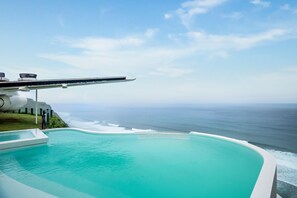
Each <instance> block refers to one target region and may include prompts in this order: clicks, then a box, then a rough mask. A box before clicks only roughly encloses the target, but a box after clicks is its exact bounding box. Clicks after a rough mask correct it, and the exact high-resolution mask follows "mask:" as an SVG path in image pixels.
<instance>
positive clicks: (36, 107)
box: [35, 89, 38, 125]
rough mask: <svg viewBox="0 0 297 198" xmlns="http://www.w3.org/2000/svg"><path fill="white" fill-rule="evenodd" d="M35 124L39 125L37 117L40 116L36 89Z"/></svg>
mask: <svg viewBox="0 0 297 198" xmlns="http://www.w3.org/2000/svg"><path fill="white" fill-rule="evenodd" d="M35 101H36V103H35V124H36V125H37V124H38V123H37V115H38V112H37V109H38V91H37V89H36V93H35Z"/></svg>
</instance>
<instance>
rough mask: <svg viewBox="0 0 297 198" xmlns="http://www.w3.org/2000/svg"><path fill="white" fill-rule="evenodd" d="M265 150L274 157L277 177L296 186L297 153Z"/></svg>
mask: <svg viewBox="0 0 297 198" xmlns="http://www.w3.org/2000/svg"><path fill="white" fill-rule="evenodd" d="M265 150H266V151H268V152H269V153H271V154H272V155H273V156H274V157H275V159H276V163H277V179H278V180H281V181H284V182H287V183H290V184H292V185H294V186H297V154H296V153H291V152H285V151H278V150H273V149H265Z"/></svg>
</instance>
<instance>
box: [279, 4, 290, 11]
mask: <svg viewBox="0 0 297 198" xmlns="http://www.w3.org/2000/svg"><path fill="white" fill-rule="evenodd" d="M280 9H282V10H290V9H291V7H290V5H289V4H287V3H286V4H284V5H282V6H281V7H280Z"/></svg>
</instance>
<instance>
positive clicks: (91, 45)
mask: <svg viewBox="0 0 297 198" xmlns="http://www.w3.org/2000/svg"><path fill="white" fill-rule="evenodd" d="M66 42H69V43H70V44H71V47H74V48H80V49H85V50H95V51H98V50H114V49H119V48H124V47H131V46H140V45H142V44H143V43H144V40H143V39H141V38H138V37H124V38H120V39H111V38H96V37H87V38H83V39H78V40H74V41H66Z"/></svg>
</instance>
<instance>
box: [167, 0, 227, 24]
mask: <svg viewBox="0 0 297 198" xmlns="http://www.w3.org/2000/svg"><path fill="white" fill-rule="evenodd" d="M225 1H226V0H193V1H186V2H184V3H182V4H181V7H180V8H178V9H177V10H176V11H175V12H174V13H175V14H176V15H178V16H179V18H180V19H181V20H182V23H183V24H184V25H185V26H188V24H189V23H190V20H191V19H192V17H193V16H195V15H199V14H205V13H207V12H209V10H211V9H212V8H214V7H216V6H219V5H221V4H222V3H224V2H225ZM170 18H172V14H170V13H166V14H165V19H170Z"/></svg>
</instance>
